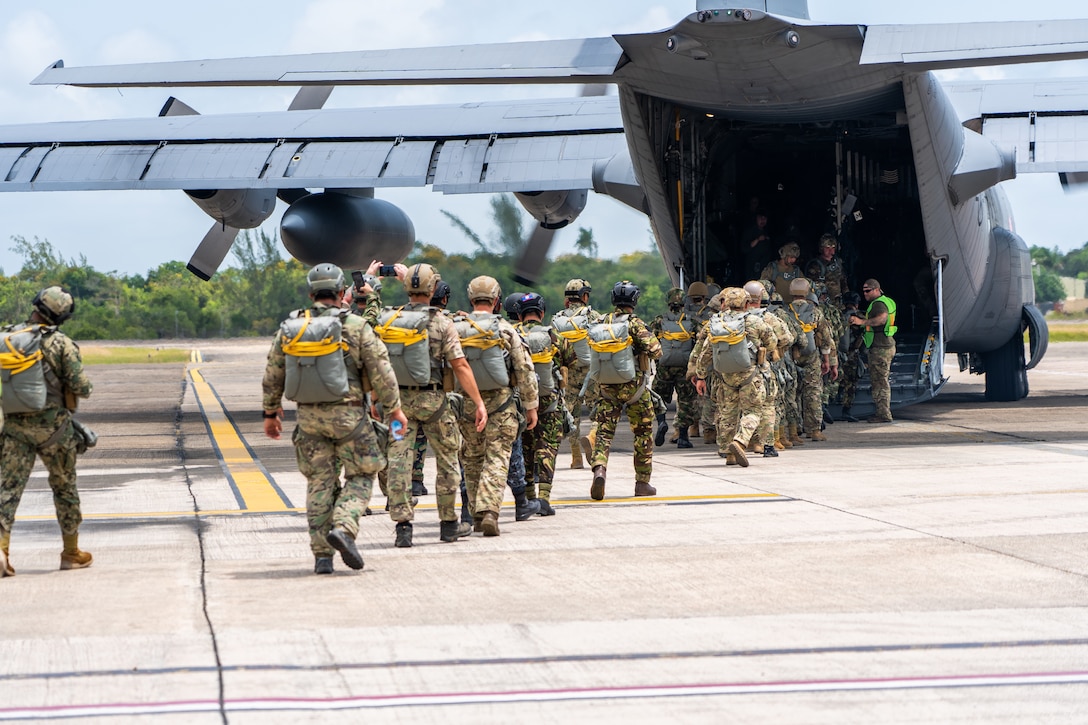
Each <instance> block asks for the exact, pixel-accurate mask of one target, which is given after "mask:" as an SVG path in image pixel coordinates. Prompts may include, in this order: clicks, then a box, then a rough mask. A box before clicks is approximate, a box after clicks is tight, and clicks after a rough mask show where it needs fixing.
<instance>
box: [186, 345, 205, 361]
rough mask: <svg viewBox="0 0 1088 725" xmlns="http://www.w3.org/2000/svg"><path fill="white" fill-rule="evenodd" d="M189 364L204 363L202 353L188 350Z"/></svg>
mask: <svg viewBox="0 0 1088 725" xmlns="http://www.w3.org/2000/svg"><path fill="white" fill-rule="evenodd" d="M189 362H191V363H202V362H204V353H202V352H201V351H200V350H197V349H195V348H194V349H192V350H190V351H189Z"/></svg>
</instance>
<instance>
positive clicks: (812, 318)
mask: <svg viewBox="0 0 1088 725" xmlns="http://www.w3.org/2000/svg"><path fill="white" fill-rule="evenodd" d="M790 312H792V313H793V316H794V318H796V320H797V324H799V325H800V326H801V335H800V337H798V338H797V340H796V341H795V342H794V343H793V346H794V347H795V348H796V349H797V351H798V352H799V353H800V355H801V356H802V357H807V356H809V355H812V354H815V352H816V334H815V333H816V305H814V304H812V303H811V302H809V301H808V300H794V301H793V302H791V303H790Z"/></svg>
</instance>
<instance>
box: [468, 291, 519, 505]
mask: <svg viewBox="0 0 1088 725" xmlns="http://www.w3.org/2000/svg"><path fill="white" fill-rule="evenodd" d="M492 317H497V316H496V315H493V314H492V313H490V312H472V313H469V314H468V315H467V316H466V317H465V318H460V317H458V318H456V319H457V320H458V321H460V320H462V319H471V320H474V321H476V322H477V323H479V322H481V321H484V320H488V319H490V318H492ZM498 334H499V335H500V336H501V337H502V339H503V347H504V348H505V350H506V351H507V352H508V353H509V358H508V370H509V372H510V382H511V387H508V388H499V389H497V390H481V391H480V396H481V397H482V398H483V400H484V404H485V405H486V406H487V425H486V426H485V427H484V430H483V432H482V433H480V432H477V430H476V423H475V419H474V418H472V419H470V418H469V417H468V416H469V409H468V406H466V409H465V414H464V416H463V417H462V418H461V421H460V423H461V435H462V436H463V438H464V444H463V445H462V448H461V452H462V458H463V461H464V465H465V485H466V486H467V487H468V498H469V505H470V507H471V509H472V516H473V519H474V520H479V519H481V518H482V517H483V515H484V514H485V513H488V512H490V513H493V514H495V516H496V517H498V515H499V509H500V508H502V499H503V491H504V488H505V485H506V474H507V467H508V466H509V464H510V451H511V449H512V447H513V444H514V439H515V438H517V436H518V427H519V415H518V410H517V407H516V405H515V401H514V395H515V392H514V390H513V388H514V387H516V388H517V394H518V395H519V397H520V400H521V405H522V407H523V409H524V410H531V409H533V408H536V407H537V406H538V400H537V385H536V371H535V370H534V369H533V362H532V360H531V359H530V358H529V351H528V349H527V348H526V347H525V342H524V341H523V340H522V339H521V336H520V335H519V334H518V333H517V331H516V330H515V329H514V328H513V326H511V325H510V323H509V322H507V321H506V320H504V319H502V318H501V317H498ZM473 412H474V411H473Z"/></svg>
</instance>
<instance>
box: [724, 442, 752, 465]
mask: <svg viewBox="0 0 1088 725" xmlns="http://www.w3.org/2000/svg"><path fill="white" fill-rule="evenodd" d="M729 452H730V453H732V454H733V457H734V458H736V459H737V465H738V466H740V467H741V468H747V467H748V456H746V455H744V446H742V445H741V444H740V443H739V442H738V441H737V440H735V439H734V440H731V441H729Z"/></svg>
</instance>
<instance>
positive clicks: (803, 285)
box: [790, 277, 812, 297]
mask: <svg viewBox="0 0 1088 725" xmlns="http://www.w3.org/2000/svg"><path fill="white" fill-rule="evenodd" d="M811 291H812V283H811V282H809V281H808V279H806V278H805V277H798V278H797V279H795V280H793V281H791V282H790V294H791V295H793V296H794V297H804V296H806V295H807V294H808V293H809V292H811Z"/></svg>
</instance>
